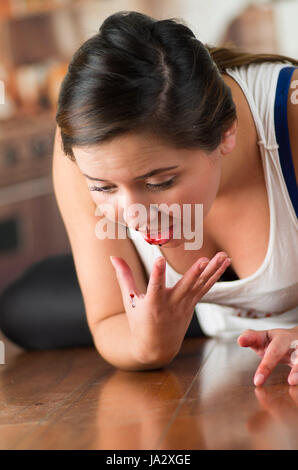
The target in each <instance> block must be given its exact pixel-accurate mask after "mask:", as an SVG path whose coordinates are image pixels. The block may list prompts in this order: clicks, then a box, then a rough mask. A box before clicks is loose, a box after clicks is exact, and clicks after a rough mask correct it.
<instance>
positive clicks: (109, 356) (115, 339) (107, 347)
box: [92, 312, 170, 371]
mask: <svg viewBox="0 0 298 470" xmlns="http://www.w3.org/2000/svg"><path fill="white" fill-rule="evenodd" d="M92 335H93V339H94V343H95V346H96V349H97V351H98V352H99V354H100V355H101V356H102V357H103V358H104V359H105V360H106V361H107V362H109V363H110V364H112V365H113V366H115V367H117V368H118V369H123V370H130V371H142V370H148V369H159V368H161V367H164V366H166V365H167V364H169V363H170V360H168V361H167V360H164V359H163V360H159V359H156V360H154V361H146V360H142V361H141V360H139V359H138V358H137V357H136V355H135V354H133V352H132V348H131V344H132V338H131V331H130V328H129V324H128V320H127V315H126V313H125V312H124V313H119V314H118V315H113V316H112V317H109V318H106V319H104V320H102V321H100V322H98V323H97V324H96V326H95V327H94V328H93V331H92Z"/></svg>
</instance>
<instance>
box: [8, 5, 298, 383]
mask: <svg viewBox="0 0 298 470" xmlns="http://www.w3.org/2000/svg"><path fill="white" fill-rule="evenodd" d="M297 66H298V61H297V60H295V59H291V58H289V57H284V56H279V55H270V54H268V55H263V54H259V55H250V54H246V53H244V52H239V51H236V50H232V49H226V48H211V47H209V46H208V45H205V46H204V45H203V44H202V43H201V42H200V41H199V40H198V39H196V38H195V36H194V34H193V32H192V31H191V30H190V29H189V28H188V27H187V26H186V25H185V24H183V22H178V21H176V20H174V19H168V20H162V21H157V20H155V19H153V18H150V17H148V16H146V15H143V14H141V13H138V12H118V13H116V14H114V15H111V16H110V17H108V18H107V19H106V20H105V21H104V22H103V24H102V25H101V27H100V30H99V33H98V34H96V35H95V36H93V37H92V38H90V39H89V40H88V41H86V42H85V43H84V44H83V45H82V46H81V47H80V48H79V49H78V51H76V53H75V54H74V56H73V58H72V61H71V63H70V65H69V69H68V72H67V74H66V77H65V79H64V81H63V84H62V87H61V90H60V95H59V103H58V111H57V116H56V118H57V124H58V127H57V132H56V139H55V149H54V158H53V179H54V188H55V194H56V198H57V203H58V206H59V209H60V212H61V215H62V217H63V220H64V223H65V227H66V230H67V233H68V236H69V239H70V243H71V247H72V254H73V258H74V263H75V269H76V273H77V276H78V282H79V286H80V289H81V292H82V296H83V302H84V308H85V312H86V317H87V322H88V327H89V329H90V332H91V335H92V339H93V341H94V344H95V346H96V348H97V350H98V352H99V353H100V354H101V355H102V356H103V357H104V358H105V359H106V360H107V361H109V362H110V363H111V364H113V365H114V366H116V367H119V368H123V369H125V370H144V369H153V368H157V367H161V366H164V365H166V364H168V363H169V362H170V361H171V360H172V359H173V358H174V357H175V356H176V355H177V353H178V352H179V350H180V347H181V344H182V342H183V339H184V337H185V336H187V335H188V332H190V334H192V332H193V331H195V334H198V335H200V334H204V335H206V336H218V337H226V336H230V337H233V336H235V335H239V334H240V333H241V335H240V336H239V338H238V344H239V345H240V346H243V347H251V348H252V349H253V350H254V351H255V352H256V353H257V354H259V355H260V356H261V357H263V359H262V361H261V362H260V365H259V367H258V369H257V371H256V374H255V385H261V384H263V383H264V382H265V380H266V379H267V378H268V376H269V375H270V373H271V372H272V370H273V369H274V367H275V366H276V364H277V363H278V362H284V363H286V364H288V365H289V366H290V367H291V371H290V374H289V378H288V381H289V383H290V384H296V383H298V381H297V373H298V365H297V364H294V361H293V353H295V344H296V343H295V341H296V340H298V268H297V266H298V263H297V262H298V243H297V240H298V237H297V235H298V222H297V213H298V206H297V182H296V179H297V173H298V140H297V137H296V135H295V132H294V131H295V126H297V125H298V106H295V105H294V104H295V99H296V95H294V93H295V89H294V88H293V93H288V91H289V89H290V86H291V87H293V85H295V80H298V69H297V68H296V67H297ZM287 117H288V122H287ZM287 126H288V127H287ZM288 131H289V135H290V141H289V139H288V138H289V135H288V133H287V132H288ZM277 139H278V141H277ZM287 139H288V140H287ZM291 151H292V152H291ZM65 155H67V156H68V157H69V158H66V157H65ZM161 168H162V170H160V169H161ZM165 168H167V170H165ZM153 170H154V171H153ZM295 178H296V179H295ZM162 203H163V204H165V206H164V207H166V209H164V213H167V214H168V215H169V219H168V220H169V222H168V224H169V225H168V228H169V227H170V226H171V225H173V224H174V220H175V222H177V220H178V222H179V223H180V225H183V222H184V213H182V211H181V213H180V216H178V217H177V218H175V217H174V215H173V212H172V211H171V210H169V207H171V205H172V204H177V205H178V207H179V208H182V207H183V204H186V205H188V206H189V207H191V211H190V218H189V221H188V222H189V224H190V225H191V227H192V228H193V226H194V223H195V220H194V218H195V212H194V208H195V206H196V205H198V204H200V205H202V206H203V216H204V225H203V240H204V242H203V245H202V246H201V247H199V248H198V249H189V250H186V249H185V245H184V244H185V241H186V238H185V237H184V233H183V234H182V236H181V238H180V239H175V238H173V236H172V233H171V232H170V229H169V230H165V231H164V232H163V233H162V234H157V233H155V234H153V238H151V239H149V238H148V237H147V235H148V234H146V224H147V225H148V223H149V224H151V219H150V220H149V221H148V218H145V219H143V220H142V222H141V223H140V220H139V219H137V218H136V217H135V214H132V213H130V208H132V207H133V204H139V205H142V207H145V208H146V210H147V214H149V213H150V208H151V205H154V204H155V205H156V204H157V205H159V204H162ZM104 204H105V205H106V207H109V208H111V209H113V210H114V212H113V215H110V213H108V212H104V211H102V212H99V213H98V212H97V211H96V207H97V206H99V207H104V206H103V205H104ZM161 212H163V211H161ZM98 215H100V216H101V219H100V220H101V221H104V222H107V223H108V222H110V227H111V224H113V223H114V226H116V225H118V226H122V227H124V228H125V230H127V232H128V235H129V236H128V237H125V238H124V237H123V238H115V237H108V238H104V237H101V236H100V235H98V233H97V232H96V229H97V223H98V221H99V218H98ZM155 216H156V214H155ZM155 220H156V219H155ZM115 222H116V223H115ZM277 222H278V223H279V226H277ZM101 227H102V226H101ZM158 228H160V226H159V225H158ZM147 229H148V227H147ZM100 237H101V238H102V239H101V240H99V238H100ZM268 240H269V241H268ZM159 245H160V246H159ZM110 256H112V258H111V260H110ZM231 258H232V260H231ZM111 261H112V263H113V266H112V264H111ZM159 261H161V263H159ZM164 261H166V263H165V262H164ZM165 264H166V265H165ZM114 268H115V269H114ZM53 271H54V274H53V275H52V277H51V278H50V279H51V281H52V282H55V279H54V277H55V276H56V275H57V276H58V277H59V281H57V280H56V282H57V283H59V286H60V290H59V289H58V292H59V293H60V294H59V298H56V299H55V300H56V308H55V309H54V310H55V311H59V308H60V311H63V310H62V307H61V290H62V291H63V283H61V273H60V271H59V267H58V266H57V265H56V266H54V269H53ZM41 273H42V270H39V272H38V276H41ZM48 279H49V278H48ZM217 281H221V282H217ZM63 282H65V283H66V284H67V280H66V279H65V280H64V281H63ZM53 292H54V290H53ZM55 292H56V291H55ZM55 295H56V293H55ZM11 297H12V295H10V298H11ZM44 303H46V301H44ZM4 304H5V302H4ZM8 304H9V301H7V302H6V305H8ZM10 305H11V304H10ZM69 307H70V306H69V305H68V309H65V311H64V314H63V315H62V313H61V315H62V319H63V321H64V319H65V321H67V322H69V321H70V320H69V319H70V318H71V316H72V311H71V309H70V308H69ZM2 309H3V307H2ZM3 310H4V314H2V318H8V314H7V313H6V314H5V308H4V309H3ZM9 310H10V318H11V312H12V310H13V308H11V307H6V312H7V311H9ZM35 311H36V309H35ZM14 312H15V309H14ZM194 312H195V313H194ZM41 315H42V314H41V313H40V316H41ZM50 317H51V312H49V313H48V315H47V318H49V320H48V324H50V323H51V319H50ZM42 318H44V315H42ZM62 319H61V321H62ZM198 319H199V323H200V325H201V327H198V322H197V320H198ZM25 321H26V320H25V316H24V315H23V322H24V323H25ZM38 321H40V319H39V320H38ZM42 321H44V320H42ZM3 323H4V321H3V320H2V327H3ZM16 323H17V321H16V320H15V322H14V325H15V324H16ZM32 323H33V325H34V322H31V324H32ZM35 325H36V324H35ZM76 327H78V324H77V326H76ZM35 328H36V326H35ZM55 328H56V331H57V330H58V327H57V325H56V326H55ZM192 328H194V330H193V329H192ZM3 330H4V333H6V332H7V334H8V335H9V334H10V336H11V337H14V338H16V334H13V332H12V328H10V331H9V328H8V327H7V325H6V329H5V328H3ZM74 330H75V328H74V329H73V330H72V328H69V327H68V326H67V324H66V325H65V326H64V327H63V326H61V328H60V333H57V334H62V335H63V334H65V337H66V338H69V336H71V334H72V331H74ZM19 331H20V330H19ZM53 331H54V329H53ZM31 336H32V334H31ZM20 337H21V334H19V336H18V341H19V342H20V341H21V339H20ZM22 341H23V342H24V339H22ZM67 341H68V340H65V344H66V343H67ZM73 345H74V344H73ZM291 358H292V359H291Z"/></svg>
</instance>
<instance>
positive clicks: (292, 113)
mask: <svg viewBox="0 0 298 470" xmlns="http://www.w3.org/2000/svg"><path fill="white" fill-rule="evenodd" d="M287 114H288V126H289V138H290V146H291V151H292V157H293V164H294V168H295V174H296V180H297V181H298V132H297V131H298V68H297V69H296V70H294V72H293V74H292V77H291V84H290V88H289V94H288V103H287Z"/></svg>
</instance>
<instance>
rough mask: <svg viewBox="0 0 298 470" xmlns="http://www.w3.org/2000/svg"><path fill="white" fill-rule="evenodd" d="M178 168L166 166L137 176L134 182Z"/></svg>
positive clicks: (90, 178) (98, 179) (97, 179)
mask: <svg viewBox="0 0 298 470" xmlns="http://www.w3.org/2000/svg"><path fill="white" fill-rule="evenodd" d="M178 166H179V165H176V166H165V167H163V168H155V170H152V171H149V172H148V173H145V174H144V175H140V176H136V177H135V178H133V180H134V181H138V180H140V179H143V178H149V176H154V175H157V174H159V173H162V172H164V171H166V170H173V169H174V168H178ZM83 175H84V176H86V177H87V178H88V179H89V180H94V181H103V182H109V180H104V179H100V178H93V177H92V176H88V175H86V174H85V173H83Z"/></svg>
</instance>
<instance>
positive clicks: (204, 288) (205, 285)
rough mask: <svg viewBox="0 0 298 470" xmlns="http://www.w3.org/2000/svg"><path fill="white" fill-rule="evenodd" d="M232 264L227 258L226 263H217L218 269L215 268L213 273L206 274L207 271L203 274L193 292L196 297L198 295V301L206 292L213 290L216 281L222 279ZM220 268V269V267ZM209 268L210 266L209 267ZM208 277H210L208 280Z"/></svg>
mask: <svg viewBox="0 0 298 470" xmlns="http://www.w3.org/2000/svg"><path fill="white" fill-rule="evenodd" d="M230 264H231V259H230V258H228V257H226V258H225V259H224V261H222V262H220V261H217V267H216V266H215V267H214V269H213V271H211V272H210V273H208V272H207V274H205V271H206V270H205V271H204V272H203V273H202V275H201V276H200V278H199V279H198V281H197V282H196V284H195V285H194V287H193V292H194V294H195V295H198V296H199V297H197V299H198V300H199V299H200V298H201V297H203V295H205V294H206V292H208V291H209V289H211V287H212V286H213V284H215V282H216V281H218V279H219V278H220V276H221V275H222V274H223V273H224V271H225V270H226V269H227V267H228V266H229V265H230ZM218 266H219V267H218ZM208 268H209V266H208ZM208 276H210V277H209V278H208Z"/></svg>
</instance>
